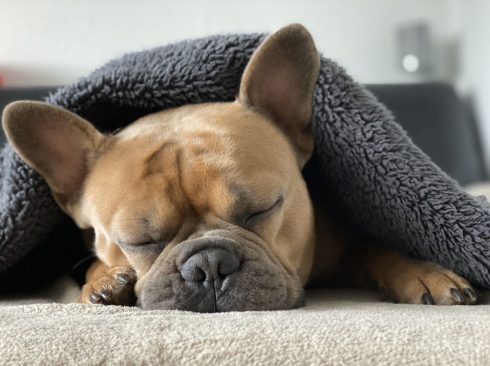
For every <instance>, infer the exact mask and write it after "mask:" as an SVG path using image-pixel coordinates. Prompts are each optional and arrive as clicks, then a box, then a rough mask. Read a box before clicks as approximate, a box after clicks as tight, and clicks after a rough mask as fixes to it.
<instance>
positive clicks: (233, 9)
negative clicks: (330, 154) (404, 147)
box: [0, 0, 454, 85]
mask: <svg viewBox="0 0 490 366" xmlns="http://www.w3.org/2000/svg"><path fill="white" fill-rule="evenodd" d="M453 1H454V0H410V1H408V0H318V1H315V0H303V1H294V0H269V1H267V0H243V1H231V0H209V1H204V0H180V1H175V0H172V1H156V0H146V1H141V0H140V1H138V0H83V1H82V0H0V75H2V76H3V78H4V82H5V84H6V85H33V84H34V85H43V84H44V85H48V84H51V85H56V84H64V83H68V82H71V81H73V80H75V79H76V78H78V77H79V76H81V75H84V74H86V73H87V72H89V71H90V70H92V69H94V68H95V67H97V66H99V65H101V64H102V63H104V62H105V61H107V60H109V59H111V58H113V57H115V56H118V55H120V54H122V53H124V52H127V51H133V50H140V49H144V48H148V47H152V46H157V45H161V44H164V43H168V42H172V41H175V40H180V39H184V38H188V37H198V36H204V35H207V34H212V33H219V32H256V31H272V30H274V29H277V28H279V27H280V26H282V25H285V24H287V23H290V22H301V23H303V24H305V25H306V26H307V27H308V28H309V29H310V30H311V32H312V33H313V35H314V37H315V38H316V40H317V44H318V48H319V49H320V50H321V51H322V52H323V53H324V54H325V55H326V56H329V57H331V58H333V59H335V60H337V61H338V62H340V63H341V64H342V65H343V66H344V67H346V68H347V70H348V71H349V72H350V73H351V74H352V75H353V76H354V77H356V78H357V79H358V80H360V81H361V82H375V83H380V82H400V81H414V80H415V79H413V76H411V75H408V74H404V73H403V72H402V71H401V70H400V69H399V68H398V66H397V60H396V55H397V50H396V38H395V32H394V30H395V29H396V27H397V26H399V25H401V24H406V23H410V22H413V21H420V20H423V21H427V22H428V23H429V24H430V26H431V28H432V31H433V36H434V38H435V40H436V41H438V42H439V43H443V42H445V40H446V39H447V38H448V37H449V36H451V31H452V29H453V28H454V26H453V23H451V20H454V17H450V16H448V14H450V12H451V11H452V9H453V8H452V7H451V6H450V4H451V3H452V2H453ZM441 59H444V57H442V58H441ZM439 70H440V71H439V74H438V75H437V77H439V78H442V79H445V78H446V79H447V75H446V74H447V73H446V71H445V68H444V67H440V68H439Z"/></svg>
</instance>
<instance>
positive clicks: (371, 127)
mask: <svg viewBox="0 0 490 366" xmlns="http://www.w3.org/2000/svg"><path fill="white" fill-rule="evenodd" d="M263 38H264V36H263V35H258V34H252V35H231V36H214V37H209V38H204V39H199V40H193V41H186V42H182V43H177V44H173V45H169V46H165V47H161V48H157V49H154V50H150V51H144V52H139V53H133V54H129V55H126V56H124V57H122V58H120V59H117V60H114V61H112V62H109V63H108V64H107V65H105V66H103V67H102V68H100V69H98V70H96V71H94V72H93V73H92V74H91V75H89V76H88V77H86V78H84V79H81V80H80V81H79V82H77V83H76V84H74V85H72V86H68V87H65V88H62V89H60V90H59V91H58V92H57V93H55V94H53V95H52V96H51V97H50V98H49V101H50V102H51V103H53V104H56V105H59V106H62V107H65V108H67V109H69V110H71V111H74V112H76V113H78V114H80V115H81V116H83V117H85V118H87V119H88V120H90V121H91V122H93V123H94V124H95V125H96V126H98V127H99V128H100V129H102V130H105V131H107V130H112V129H115V128H117V127H121V126H124V125H126V124H128V123H129V122H131V121H133V120H134V119H135V118H137V117H139V116H142V115H145V114H147V113H150V112H154V111H157V110H160V109H162V108H170V107H175V106H179V105H182V104H186V103H198V102H209V101H223V100H232V99H233V98H234V96H235V95H236V93H237V91H238V86H239V81H240V76H241V73H242V71H243V69H244V67H245V65H246V63H247V61H248V59H249V57H250V55H251V54H252V52H253V50H254V49H255V48H256V47H257V46H258V45H259V44H260V42H261V41H262V40H263ZM314 127H315V138H316V155H315V159H314V161H313V162H312V163H311V165H310V170H311V167H313V169H312V170H313V171H314V172H315V174H316V176H317V177H319V178H320V184H319V191H320V192H319V193H320V195H321V196H322V197H323V199H324V200H325V202H326V203H327V204H328V206H329V209H330V210H335V211H336V212H338V213H340V215H341V216H342V217H344V218H347V219H348V220H350V221H351V223H352V224H353V225H355V226H357V227H359V228H362V229H363V230H366V231H368V232H369V233H371V234H373V235H375V236H376V237H378V238H380V239H381V240H383V241H384V242H386V243H387V244H389V245H393V246H395V247H397V248H399V249H401V250H403V251H405V252H410V253H412V254H414V255H417V256H420V257H422V258H426V259H430V260H434V261H436V262H439V263H441V264H443V265H445V266H446V267H449V268H452V269H454V270H455V271H456V272H458V273H460V274H461V275H463V276H465V277H467V278H468V279H469V280H470V281H472V282H474V283H476V284H479V285H480V286H483V287H485V288H490V244H489V239H490V211H489V209H490V206H489V205H488V203H487V202H486V201H484V200H483V199H478V198H475V197H473V196H470V195H468V194H467V193H465V192H464V191H463V190H462V189H461V188H460V187H459V186H458V184H457V183H456V182H455V181H454V180H452V179H451V178H449V177H448V176H447V175H446V174H444V173H443V172H442V171H441V170H440V169H439V168H438V167H437V166H436V165H434V164H433V163H432V162H431V161H430V160H429V158H428V157H427V156H426V155H425V154H424V153H422V151H421V150H420V149H418V148H417V147H416V146H415V145H414V144H413V143H412V142H411V141H410V139H409V138H408V137H407V135H406V133H405V132H404V131H403V130H402V129H401V127H400V126H399V125H398V124H397V123H396V122H395V121H394V118H393V117H392V115H391V113H390V112H389V111H388V110H386V108H385V107H384V106H383V105H381V104H380V103H379V102H378V101H377V100H376V99H375V98H374V97H373V95H372V94H371V93H370V92H368V91H367V90H366V89H365V88H364V87H362V86H360V85H359V84H357V83H355V82H354V81H353V80H352V79H351V78H350V77H349V76H348V75H347V74H346V73H345V71H344V70H343V69H342V68H340V67H339V66H338V65H336V64H335V63H334V62H332V61H330V60H328V59H326V58H322V61H321V71H320V76H319V80H318V83H317V87H316V92H315V98H314ZM2 157H3V160H2V162H3V164H7V165H9V166H10V167H11V168H10V169H2V171H1V191H0V197H1V200H0V202H2V204H3V206H2V211H1V216H0V219H1V220H0V227H1V228H2V233H1V242H0V271H1V270H4V269H5V268H6V267H7V266H8V265H11V264H12V263H14V262H15V260H17V259H18V258H20V256H21V255H23V254H24V253H25V252H26V251H27V250H28V249H29V248H32V247H33V246H34V245H36V244H37V243H38V242H39V239H40V238H41V237H42V236H43V235H45V233H46V232H47V231H48V230H49V229H50V228H52V227H53V224H54V222H56V221H57V220H58V219H59V215H60V214H59V210H58V209H57V208H56V207H55V206H54V204H53V202H52V201H51V199H50V197H49V193H48V191H47V189H46V187H45V186H44V185H43V183H42V181H41V180H40V178H39V177H38V176H36V174H34V173H33V172H32V171H31V170H30V169H27V168H26V167H25V166H23V165H22V163H21V162H20V161H19V160H18V159H16V158H14V157H13V154H12V151H11V148H10V147H7V148H6V149H5V150H4V151H3V152H2ZM19 175H20V176H19ZM12 192H15V193H12Z"/></svg>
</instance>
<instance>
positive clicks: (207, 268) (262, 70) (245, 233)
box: [3, 24, 477, 312]
mask: <svg viewBox="0 0 490 366" xmlns="http://www.w3.org/2000/svg"><path fill="white" fill-rule="evenodd" d="M319 64H320V61H319V54H318V52H317V50H316V47H315V44H314V41H313V39H312V37H311V35H310V34H309V32H308V31H307V30H306V29H305V28H304V27H303V26H301V25H298V24H293V25H289V26H286V27H284V28H282V29H280V30H279V31H277V32H275V33H273V34H272V35H270V36H269V37H268V38H266V40H265V41H264V42H263V43H262V44H261V45H260V46H259V47H258V49H257V50H256V51H255V52H254V53H253V55H252V57H251V59H250V61H249V63H248V65H247V66H246V69H245V71H244V73H243V75H242V79H241V84H240V88H239V92H238V96H237V98H236V100H235V101H233V102H224V103H205V104H195V105H185V106H181V107H178V108H173V109H168V110H163V111H161V112H158V113H154V114H150V115H147V116H145V117H143V118H140V119H138V120H137V121H135V122H134V123H132V124H130V125H128V126H127V127H125V128H124V129H122V130H121V131H119V132H117V133H112V134H111V133H108V134H104V133H101V132H100V131H98V130H97V129H96V128H95V127H94V126H93V125H92V124H90V123H89V122H88V121H86V120H84V119H83V118H81V117H79V116H77V115H75V114H73V113H71V112H69V111H67V110H63V109H61V108H58V107H55V106H52V105H49V104H46V103H41V102H31V101H20V102H15V103H12V104H10V105H9V106H7V108H6V109H5V111H4V114H3V126H4V129H5V132H6V135H7V137H8V140H9V141H10V143H11V144H12V146H13V147H14V149H15V150H16V152H17V153H18V155H19V156H20V157H21V158H22V159H23V160H24V161H25V162H26V163H27V164H28V165H30V166H31V167H32V168H33V169H34V170H35V171H37V172H38V173H39V174H40V175H41V176H42V177H43V178H44V179H45V180H46V182H47V183H48V185H49V187H50V189H51V191H52V194H53V197H54V199H55V200H56V202H57V203H58V204H59V206H60V207H61V208H62V209H63V211H64V212H65V213H66V214H68V215H69V216H71V217H72V218H73V220H74V221H75V223H76V224H77V225H78V226H79V227H80V228H82V229H88V230H92V231H93V234H94V239H93V248H94V251H95V253H96V255H97V260H96V261H95V262H94V263H93V264H92V266H91V267H90V268H89V270H88V272H87V274H86V283H85V285H84V286H83V288H82V291H81V294H80V297H79V302H81V303H88V304H116V305H138V306H140V307H142V308H143V309H180V310H190V311H197V312H222V311H245V310H274V309H291V308H295V307H298V306H301V305H302V304H303V302H304V288H305V287H306V286H308V285H309V284H311V283H315V284H316V285H322V286H355V287H369V288H377V289H378V290H379V291H380V294H381V295H382V297H383V298H385V299H387V300H390V301H394V302H401V303H411V304H444V305H450V304H474V303H475V302H476V301H477V294H476V291H475V290H474V289H473V288H472V286H471V285H470V284H469V283H468V281H466V280H465V279H464V278H462V277H460V276H459V275H457V274H455V273H454V272H452V271H451V270H448V269H445V268H443V267H442V266H440V265H438V264H435V263H431V262H426V261H421V260H417V259H412V258H408V257H406V256H403V255H401V254H398V253H396V252H394V251H392V250H390V249H388V248H387V247H388V246H385V245H382V243H376V242H375V241H372V240H371V241H370V242H362V243H361V242H359V241H356V240H354V238H353V237H352V235H350V234H349V232H348V231H346V230H344V229H342V228H341V227H340V226H338V225H336V224H335V223H334V222H333V221H332V220H331V219H330V218H329V216H328V214H327V213H326V211H325V210H324V208H322V207H320V206H319V205H318V207H316V206H314V202H312V199H311V197H310V194H309V191H308V187H307V185H306V183H305V180H304V179H303V175H302V169H303V167H304V166H305V164H306V162H307V161H308V160H309V159H310V157H311V155H312V152H313V148H314V141H313V133H312V123H311V120H312V104H313V102H312V99H313V92H314V88H315V83H316V80H317V78H318V73H319V67H320V66H319ZM327 209H328V204H327Z"/></svg>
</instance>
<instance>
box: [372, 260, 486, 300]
mask: <svg viewBox="0 0 490 366" xmlns="http://www.w3.org/2000/svg"><path fill="white" fill-rule="evenodd" d="M380 295H381V297H382V298H383V299H385V300H391V301H394V302H399V303H407V304H425V305H471V304H475V303H476V302H477V300H478V295H477V292H476V291H475V289H474V288H473V287H472V286H471V285H470V284H469V283H468V281H466V280H465V279H464V278H462V277H461V276H458V275H457V274H456V273H454V272H452V271H450V270H448V269H445V268H444V267H442V266H439V265H437V264H435V263H431V262H422V261H413V262H412V263H411V265H407V266H405V267H404V268H399V269H397V271H394V272H392V276H391V278H390V279H389V280H387V281H386V282H385V283H384V284H383V285H382V286H381V287H380Z"/></svg>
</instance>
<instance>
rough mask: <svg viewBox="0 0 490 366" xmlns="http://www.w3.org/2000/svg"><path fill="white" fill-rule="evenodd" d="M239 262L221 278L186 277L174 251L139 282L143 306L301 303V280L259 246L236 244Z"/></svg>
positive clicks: (209, 308)
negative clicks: (230, 272) (180, 269)
mask: <svg viewBox="0 0 490 366" xmlns="http://www.w3.org/2000/svg"><path fill="white" fill-rule="evenodd" d="M234 250H235V252H236V251H237V250H239V251H240V254H239V255H240V257H241V260H240V266H239V268H238V270H237V271H235V272H234V273H232V274H230V275H228V276H226V277H225V278H224V279H218V280H213V281H207V280H206V281H199V282H195V281H189V280H186V279H184V277H183V276H182V273H181V272H180V271H179V270H177V269H178V267H179V265H178V263H177V264H176V261H177V262H178V259H176V258H178V257H179V253H178V248H176V249H175V250H174V251H175V252H177V253H174V255H171V256H169V257H170V258H167V259H166V260H164V261H162V262H158V263H155V264H154V265H153V266H152V268H151V269H150V271H149V272H148V274H147V275H146V276H145V279H144V282H143V283H142V284H139V288H140V291H138V292H139V293H138V301H137V305H138V306H140V307H141V308H143V309H165V310H186V311H195V312H227V311H258V310H287V309H292V308H297V307H300V306H303V305H304V290H303V286H302V284H301V281H300V280H299V279H298V278H296V277H295V276H291V275H289V274H287V273H286V272H285V271H284V269H282V268H280V266H279V265H277V264H276V263H274V262H273V261H271V260H270V259H269V257H268V256H267V254H266V253H265V251H263V250H262V249H260V248H250V247H249V248H243V247H241V248H238V247H237V246H235V248H234Z"/></svg>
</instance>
